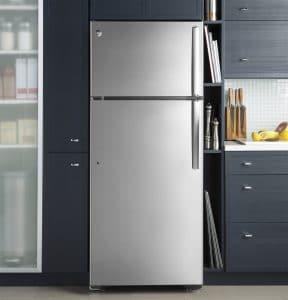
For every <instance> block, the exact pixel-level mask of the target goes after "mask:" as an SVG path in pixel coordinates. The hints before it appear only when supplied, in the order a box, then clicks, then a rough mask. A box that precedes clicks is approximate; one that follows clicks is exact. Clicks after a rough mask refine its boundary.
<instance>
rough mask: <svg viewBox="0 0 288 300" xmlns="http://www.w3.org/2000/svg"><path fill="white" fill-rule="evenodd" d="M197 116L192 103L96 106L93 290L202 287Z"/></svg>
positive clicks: (93, 116) (93, 114) (107, 103)
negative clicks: (194, 154)
mask: <svg viewBox="0 0 288 300" xmlns="http://www.w3.org/2000/svg"><path fill="white" fill-rule="evenodd" d="M200 106H201V108H203V106H202V101H201V102H200ZM201 112H202V109H200V113H201ZM191 116H192V102H191V101H181V100H176V101H159V100H158V101H150V100H148V101H133V100H131V101H119V100H118V101H91V258H90V263H91V266H90V272H91V274H90V276H91V278H90V284H91V286H92V287H95V286H110V285H112V286H118V285H126V286H127V285H128V286H129V285H201V284H202V269H203V265H202V261H203V259H202V255H203V241H202V239H203V238H202V236H203V229H202V223H203V207H202V203H203V200H202V193H203V186H202V180H203V154H202V151H200V152H199V153H200V154H199V169H193V168H192V144H193V141H192V131H191V127H192V124H193V120H192V117H191ZM201 120H202V113H201V116H200V123H199V124H200V144H199V146H200V148H202V146H203V145H202V136H201V133H202V131H203V124H202V123H203V122H202V121H201Z"/></svg>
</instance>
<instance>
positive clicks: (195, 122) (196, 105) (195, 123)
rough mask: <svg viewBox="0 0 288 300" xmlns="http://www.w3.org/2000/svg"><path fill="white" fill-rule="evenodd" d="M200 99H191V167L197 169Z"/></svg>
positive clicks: (198, 158)
mask: <svg viewBox="0 0 288 300" xmlns="http://www.w3.org/2000/svg"><path fill="white" fill-rule="evenodd" d="M200 110H201V100H192V168H193V169H195V170H197V169H199V160H200V115H201V111H200Z"/></svg>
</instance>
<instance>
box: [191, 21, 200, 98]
mask: <svg viewBox="0 0 288 300" xmlns="http://www.w3.org/2000/svg"><path fill="white" fill-rule="evenodd" d="M200 41H201V40H200V28H199V27H193V28H192V74H191V75H192V80H191V85H192V86H191V94H192V96H193V97H200V96H203V95H202V94H203V91H202V82H203V78H202V59H201V57H202V56H201V51H202V46H201V45H200Z"/></svg>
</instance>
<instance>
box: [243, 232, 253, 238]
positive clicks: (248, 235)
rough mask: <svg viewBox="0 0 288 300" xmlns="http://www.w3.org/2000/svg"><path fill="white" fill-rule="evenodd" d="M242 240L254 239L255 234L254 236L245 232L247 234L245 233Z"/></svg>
mask: <svg viewBox="0 0 288 300" xmlns="http://www.w3.org/2000/svg"><path fill="white" fill-rule="evenodd" d="M242 238H243V239H244V240H248V239H252V238H253V234H252V233H248V232H245V233H243V235H242Z"/></svg>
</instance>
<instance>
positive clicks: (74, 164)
mask: <svg viewBox="0 0 288 300" xmlns="http://www.w3.org/2000/svg"><path fill="white" fill-rule="evenodd" d="M70 167H72V168H78V167H80V164H79V163H78V162H72V163H70Z"/></svg>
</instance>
